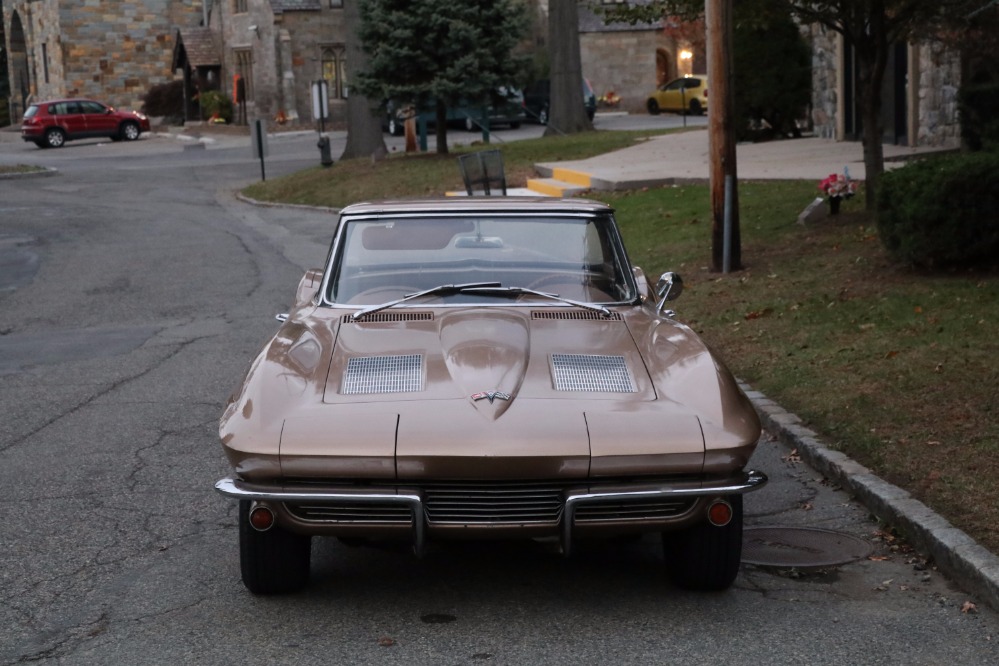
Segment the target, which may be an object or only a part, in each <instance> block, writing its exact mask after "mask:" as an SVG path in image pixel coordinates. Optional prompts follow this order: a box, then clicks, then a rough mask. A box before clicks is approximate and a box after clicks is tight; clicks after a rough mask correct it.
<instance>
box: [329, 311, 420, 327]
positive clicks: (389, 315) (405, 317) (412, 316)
mask: <svg viewBox="0 0 999 666" xmlns="http://www.w3.org/2000/svg"><path fill="white" fill-rule="evenodd" d="M433 320H434V313H433V312H372V313H371V314H367V315H364V316H363V317H361V318H360V319H354V315H344V316H343V317H341V318H340V323H342V324H356V323H364V324H368V323H371V322H376V323H378V322H396V321H433Z"/></svg>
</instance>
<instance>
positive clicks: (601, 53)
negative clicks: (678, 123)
mask: <svg viewBox="0 0 999 666" xmlns="http://www.w3.org/2000/svg"><path fill="white" fill-rule="evenodd" d="M657 49H665V50H667V51H668V52H669V53H670V54H671V55H672V57H673V61H674V62H675V61H676V47H675V45H674V44H673V40H671V39H669V38H667V37H666V35H665V34H664V33H663V31H662V30H643V31H631V32H624V31H621V32H590V33H582V34H580V35H579V50H580V55H581V58H582V65H583V76H584V77H586V78H587V79H589V81H590V85H592V86H593V92H594V93H596V95H597V97H600V96H601V95H604V94H606V93H607V92H609V91H614V92H615V93H617V94H618V95H619V96H620V97H621V103H620V105H619V107H618V108H619V109H620V110H622V111H630V112H632V113H644V112H645V102H646V100H647V99H648V96H649V93H651V92H652V91H653V90H655V87H656V50H657Z"/></svg>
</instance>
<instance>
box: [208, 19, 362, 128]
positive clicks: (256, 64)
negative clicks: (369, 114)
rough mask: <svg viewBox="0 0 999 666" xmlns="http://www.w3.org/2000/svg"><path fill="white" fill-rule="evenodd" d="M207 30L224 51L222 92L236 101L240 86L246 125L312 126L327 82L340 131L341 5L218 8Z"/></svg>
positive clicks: (344, 91) (344, 84)
mask: <svg viewBox="0 0 999 666" xmlns="http://www.w3.org/2000/svg"><path fill="white" fill-rule="evenodd" d="M208 27H209V28H210V29H211V30H212V32H213V33H215V34H218V35H220V36H221V39H220V43H221V44H222V45H223V46H222V53H221V54H220V56H221V63H222V85H221V87H220V89H221V90H222V91H223V92H225V93H226V94H227V95H228V96H229V97H230V98H232V99H236V97H237V94H236V93H237V86H238V85H240V84H237V83H236V81H237V80H241V81H242V84H241V86H240V87H241V89H242V92H243V93H244V99H245V105H244V118H243V120H245V121H246V120H252V119H255V118H265V119H271V120H274V119H281V120H285V119H286V120H287V121H289V122H295V121H300V122H312V120H313V118H312V101H311V100H312V92H311V89H312V83H313V82H314V81H320V80H324V81H326V84H327V90H328V98H329V106H330V115H331V117H332V122H333V123H334V125H340V124H342V122H343V118H344V114H345V108H346V100H347V95H348V92H349V86H348V81H347V60H346V57H345V55H346V47H345V37H344V32H345V31H344V18H343V0H218V2H216V3H215V7H214V10H213V11H212V12H211V16H210V19H209V22H208ZM237 77H238V79H237Z"/></svg>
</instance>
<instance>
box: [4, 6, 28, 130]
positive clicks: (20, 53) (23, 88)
mask: <svg viewBox="0 0 999 666" xmlns="http://www.w3.org/2000/svg"><path fill="white" fill-rule="evenodd" d="M6 70H7V72H9V74H10V79H9V80H8V82H7V84H8V86H9V89H10V93H9V94H10V117H11V121H12V122H13V121H14V120H15V119H18V118H20V117H21V116H22V115H23V114H24V110H25V109H26V108H27V107H28V104H27V102H28V96H29V95H31V78H30V74H29V72H30V68H29V67H28V46H27V42H26V40H25V39H24V27H23V26H22V25H21V16H20V14H18V13H17V11H16V10H15V11H14V13H13V14H11V18H10V54H9V55H8V59H7V67H6Z"/></svg>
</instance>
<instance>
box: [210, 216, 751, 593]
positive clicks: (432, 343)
mask: <svg viewBox="0 0 999 666" xmlns="http://www.w3.org/2000/svg"><path fill="white" fill-rule="evenodd" d="M681 289H682V283H681V281H680V279H679V277H677V276H676V275H674V274H672V273H666V274H664V275H663V276H662V277H661V278H660V279H659V280H658V282H657V283H656V284H654V285H653V284H651V283H650V282H648V281H647V280H646V278H645V276H644V275H643V274H642V272H641V270H640V269H638V268H632V267H631V265H630V264H629V262H628V257H627V255H626V254H625V250H624V247H623V245H622V243H621V238H620V236H619V234H618V230H617V226H616V223H615V221H614V216H613V211H612V209H611V208H609V207H608V206H606V205H604V204H602V203H597V202H593V201H586V200H549V199H535V198H517V197H472V198H461V199H458V198H454V199H445V200H436V201H409V202H384V203H366V204H357V205H353V206H349V207H347V208H345V209H343V211H342V212H341V213H340V217H339V221H338V224H337V227H336V231H335V234H334V237H333V242H332V244H331V246H330V250H329V254H328V256H327V259H326V264H325V266H324V267H323V268H321V269H318V268H317V269H314V270H310V271H308V272H307V273H306V274H305V277H303V278H302V281H301V283H300V284H299V286H298V293H297V295H296V299H295V304H294V307H293V309H292V310H291V312H290V313H288V314H287V315H286V316H284V315H281V316H279V319H281V320H282V321H284V323H283V325H282V326H281V327H280V329H279V330H278V332H277V334H276V335H275V336H274V338H273V339H272V340H271V341H270V342H269V343H268V344H267V346H266V347H265V348H264V349H263V351H262V352H261V353H260V354H259V356H257V358H256V359H255V360H254V361H253V363H252V364H251V367H250V370H249V372H248V373H247V375H246V378H245V379H244V381H243V383H242V384H241V385H240V386H239V388H238V389H237V391H236V392H235V393H234V394H233V396H232V398H231V399H230V401H229V404H228V405H227V407H226V410H225V413H224V414H223V416H222V419H221V423H220V427H219V435H220V436H221V439H222V446H223V448H224V450H225V453H226V456H227V457H228V459H229V461H230V463H231V465H232V467H233V472H234V473H233V475H232V477H230V478H224V479H222V480H220V481H219V482H218V483H217V484H216V486H215V487H216V489H217V490H218V491H219V492H221V493H222V494H224V495H226V496H228V497H231V498H234V499H237V500H239V547H240V560H241V571H242V577H243V582H244V584H245V585H246V587H247V588H248V589H249V590H251V591H252V592H254V593H258V594H268V593H279V592H290V591H294V590H296V589H299V588H301V587H302V586H304V585H305V584H306V583H307V581H308V578H309V565H310V551H311V539H312V537H313V536H337V537H341V538H342V539H344V540H348V541H363V540H371V541H375V540H390V539H391V540H403V541H406V542H409V543H411V544H412V545H413V548H414V549H415V551H416V552H417V553H420V552H422V551H423V550H424V548H425V547H426V546H427V544H428V542H430V541H432V540H443V539H496V538H537V537H549V538H557V539H558V540H559V542H560V544H561V548H562V550H563V552H565V553H566V554H568V553H569V552H570V551H571V549H572V547H573V544H574V542H576V541H577V540H578V539H580V538H584V537H609V536H622V535H635V534H642V533H648V532H658V533H662V539H663V546H664V552H665V560H666V566H667V569H668V571H669V573H670V575H671V577H672V579H673V580H674V581H675V583H676V584H677V585H680V586H683V587H687V588H691V589H701V590H719V589H724V588H726V587H728V586H729V585H731V583H732V581H733V580H734V578H735V576H736V574H737V572H738V568H739V560H740V556H741V548H742V494H743V493H746V492H748V491H751V490H755V489H757V488H760V487H761V486H762V485H763V484H764V483H766V476H765V475H764V474H762V473H760V472H756V471H750V470H746V469H745V467H746V464H747V462H748V461H749V457H750V455H751V454H752V452H753V450H754V448H755V446H756V442H757V439H758V438H759V435H760V422H759V420H758V418H757V415H756V412H755V411H754V409H753V407H752V405H751V404H750V402H749V401H748V399H747V398H746V397H745V395H743V393H742V392H741V391H740V389H739V387H738V386H737V385H736V382H735V380H734V379H733V377H732V375H731V374H730V373H729V372H728V370H726V368H725V367H724V366H723V365H722V363H721V362H720V361H719V360H718V358H717V357H716V356H714V355H713V354H712V352H711V350H710V349H708V348H707V347H706V346H705V345H704V343H703V342H702V341H701V340H700V339H699V338H698V337H697V335H695V334H694V332H693V331H691V329H690V328H688V327H687V326H685V325H683V324H682V323H680V322H679V321H677V320H676V319H675V318H674V313H673V312H672V311H670V310H668V309H666V304H667V302H668V301H671V300H673V299H674V298H676V296H678V295H679V293H680V291H681Z"/></svg>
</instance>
